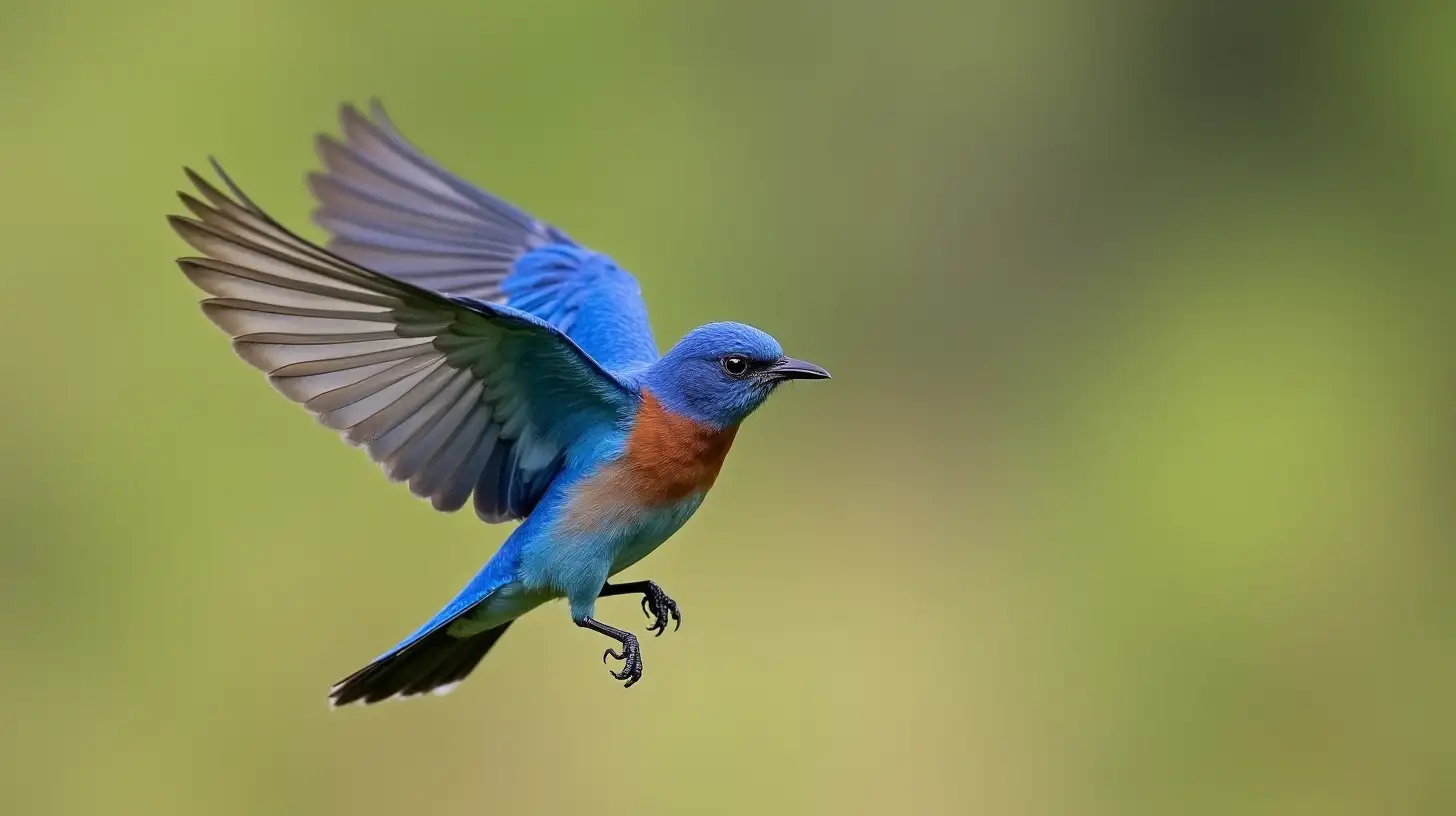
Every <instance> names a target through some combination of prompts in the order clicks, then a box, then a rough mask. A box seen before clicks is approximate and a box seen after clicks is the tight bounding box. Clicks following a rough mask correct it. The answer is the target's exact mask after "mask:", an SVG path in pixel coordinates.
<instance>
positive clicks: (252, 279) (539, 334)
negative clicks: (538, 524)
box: [171, 168, 635, 522]
mask: <svg viewBox="0 0 1456 816" xmlns="http://www.w3.org/2000/svg"><path fill="white" fill-rule="evenodd" d="M218 172H219V174H220V175H222V178H223V180H224V181H225V182H226V183H227V185H228V187H229V188H230V189H231V190H232V193H233V197H234V198H236V199H237V200H233V198H229V197H228V196H227V195H225V194H223V193H222V192H221V191H219V190H217V189H216V188H214V187H213V186H212V185H210V184H209V183H207V182H206V181H204V180H203V179H202V178H200V177H199V176H197V175H196V174H195V173H193V172H192V171H190V170H189V171H188V176H189V178H191V180H192V181H193V183H194V184H195V185H196V187H197V189H198V191H199V192H200V194H201V195H202V198H203V199H204V200H199V199H197V198H194V197H192V196H190V195H187V194H182V196H181V197H182V201H183V203H184V204H185V205H186V206H187V208H188V209H189V210H190V211H191V212H192V214H193V216H194V217H195V218H183V217H179V216H173V217H172V219H171V221H172V225H173V227H174V228H175V229H176V230H177V232H178V234H179V235H181V236H182V238H183V239H184V240H186V241H187V242H188V243H189V244H191V245H192V246H193V247H194V248H195V249H197V250H198V251H199V252H201V253H203V255H205V256H206V257H196V258H183V259H180V260H179V261H178V263H179V265H180V266H181V267H182V270H183V272H184V273H185V274H186V275H187V277H188V278H189V279H190V280H191V281H192V282H193V283H194V284H195V285H196V286H197V287H198V288H200V289H202V290H203V291H205V292H206V293H208V294H209V295H210V296H211V297H210V298H208V299H206V300H204V301H203V303H202V309H203V311H204V313H205V314H206V315H207V316H208V317H209V318H210V319H211V320H212V322H213V323H215V324H217V325H218V326H219V327H220V328H222V329H223V330H224V331H226V332H227V333H228V334H229V336H231V337H232V338H233V348H234V350H235V351H236V352H237V354H238V355H239V356H240V357H242V358H243V359H244V360H245V361H247V362H248V363H249V364H251V365H253V366H254V367H256V368H259V369H261V370H263V371H264V372H266V373H267V374H268V379H269V381H270V382H272V383H273V385H274V386H275V387H276V388H277V389H278V390H279V391H280V392H282V393H283V394H284V395H285V396H287V397H288V398H289V399H291V400H293V401H294V402H298V403H301V404H302V405H303V406H304V407H305V408H306V409H308V410H309V411H310V412H311V413H313V414H314V415H315V416H316V417H317V418H318V419H319V421H320V422H322V423H323V424H324V425H326V426H328V427H330V428H333V429H334V430H336V431H339V432H340V433H341V434H342V435H343V437H344V439H345V440H346V441H348V442H349V443H350V444H352V445H358V446H363V447H364V448H365V449H366V450H367V452H368V454H369V456H370V458H371V459H373V460H374V461H375V462H377V463H378V464H379V465H380V466H381V467H382V468H383V470H384V472H385V473H386V474H387V475H388V476H389V477H390V478H391V479H393V480H395V481H405V482H408V483H409V487H410V490H411V491H412V492H414V493H415V494H416V495H418V496H421V497H424V498H428V499H430V500H431V502H432V504H434V506H435V507H436V508H437V509H440V510H444V511H454V510H458V509H459V508H460V507H462V506H464V504H465V503H466V501H467V500H469V498H470V496H471V495H472V493H473V494H474V496H475V505H476V511H477V513H478V514H479V515H480V516H481V518H483V519H485V520H486V521H492V522H494V521H504V520H508V519H513V518H523V517H524V516H525V515H526V514H527V513H529V512H530V510H531V509H532V508H533V507H534V506H535V503H536V501H538V500H539V498H540V495H541V493H542V492H543V491H544V489H545V487H546V485H547V484H549V483H550V480H551V478H552V477H553V476H554V475H555V473H556V471H557V469H558V467H559V465H560V462H561V458H562V456H563V455H564V452H565V449H566V448H567V447H568V446H569V445H570V444H571V443H572V442H573V441H574V440H576V439H577V438H579V437H580V436H581V435H582V434H583V433H585V432H587V431H588V430H589V429H591V428H592V427H594V425H595V424H596V423H616V422H621V421H625V419H626V418H627V417H629V416H630V414H631V410H632V405H633V404H634V402H635V400H634V397H633V395H632V393H631V392H630V391H629V390H628V389H627V387H626V386H624V385H623V384H622V383H621V382H620V381H619V380H617V379H616V378H615V377H614V376H613V375H612V374H610V373H609V372H607V371H606V370H604V369H603V368H602V367H601V366H600V365H599V364H598V363H597V362H596V361H595V360H593V359H592V358H591V357H590V356H588V355H587V354H586V353H585V352H583V351H582V349H581V348H579V347H578V346H577V345H576V344H575V343H574V342H573V341H572V340H570V339H569V338H568V337H566V336H565V335H563V334H562V333H561V332H560V331H558V330H557V329H555V328H554V327H552V326H550V325H549V324H547V323H546V322H544V321H542V320H540V319H539V318H536V317H534V316H532V315H530V314H527V313H525V312H522V311H519V310H516V309H512V308H509V307H504V306H499V305H493V304H489V303H485V302H481V301H478V300H475V299H472V298H467V297H449V296H446V295H443V294H440V293H437V292H434V291H430V290H429V289H423V288H420V287H418V286H415V285H412V284H411V283H409V282H407V281H400V280H394V279H392V278H390V277H387V276H385V275H382V274H379V273H378V272H375V271H373V270H370V269H368V268H366V267H364V266H363V265H361V264H356V263H352V262H350V261H348V260H345V259H343V258H341V257H339V256H338V255H336V254H334V253H332V252H330V251H328V250H324V249H322V248H320V247H318V246H316V245H314V244H312V243H310V242H308V241H306V240H305V239H303V238H300V237H299V236H297V235H295V234H293V233H292V232H290V231H288V230H287V229H286V228H284V227H283V226H281V225H280V224H278V223H277V222H276V221H274V220H273V219H272V218H271V217H269V216H268V215H267V214H266V213H265V212H264V211H263V210H261V209H260V208H258V207H257V206H256V205H255V204H253V203H252V202H251V201H250V200H249V199H248V198H247V197H246V196H245V195H243V194H242V193H241V192H240V191H239V190H238V189H237V187H236V186H234V185H233V184H232V182H231V180H229V179H228V178H227V176H226V174H224V173H222V170H221V168H218Z"/></svg>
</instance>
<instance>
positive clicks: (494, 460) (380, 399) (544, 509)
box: [172, 103, 828, 705]
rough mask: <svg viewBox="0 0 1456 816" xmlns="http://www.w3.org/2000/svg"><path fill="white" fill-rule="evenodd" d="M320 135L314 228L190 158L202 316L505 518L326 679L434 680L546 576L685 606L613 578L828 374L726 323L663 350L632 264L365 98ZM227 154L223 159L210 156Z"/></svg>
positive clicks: (399, 459)
mask: <svg viewBox="0 0 1456 816" xmlns="http://www.w3.org/2000/svg"><path fill="white" fill-rule="evenodd" d="M342 121H343V129H344V135H345V138H344V140H343V141H338V140H335V139H333V138H330V137H320V140H319V152H320V155H321V157H322V158H323V160H324V164H325V166H326V168H327V171H326V172H324V173H319V174H314V175H313V176H311V177H310V179H309V181H310V186H311V187H312V189H313V191H314V193H315V195H316V197H317V198H318V200H319V208H318V210H316V211H315V214H314V217H315V220H316V221H317V222H318V223H319V224H320V225H321V226H322V227H324V229H326V230H327V231H328V232H329V233H330V234H331V236H332V237H331V241H330V244H329V247H328V249H324V248H321V247H319V246H317V245H314V244H312V243H310V242H308V241H307V240H305V239H303V238H301V237H299V236H297V235H296V234H294V233H292V232H291V231H289V230H288V229H287V228H285V227H283V226H282V225H280V224H279V223H278V222H276V221H274V220H273V219H272V218H271V217H270V216H268V215H267V214H266V213H265V212H264V211H263V210H262V209H260V208H259V207H258V206H257V205H255V204H253V202H252V201H250V200H249V199H248V198H247V197H246V196H245V195H244V194H243V193H242V192H241V191H239V190H238V188H237V187H236V186H235V185H233V184H232V182H231V180H229V179H227V177H226V175H225V174H224V175H222V178H223V180H224V181H225V182H226V183H227V186H228V187H229V189H230V191H231V196H229V195H228V194H225V193H223V192H221V191H219V190H217V189H216V188H214V187H213V186H211V185H210V184H208V183H207V182H206V181H204V180H203V179H201V178H200V177H198V176H197V175H196V174H193V173H191V171H188V173H189V176H190V178H191V179H192V181H193V183H194V185H195V186H196V187H197V190H198V192H199V193H200V194H201V196H202V198H201V199H197V198H194V197H192V196H190V195H186V194H183V196H182V200H183V202H184V204H186V206H187V207H188V209H189V210H191V212H192V214H193V216H194V217H193V218H182V217H173V219H172V223H173V226H174V227H175V228H176V230H177V231H178V233H179V234H180V235H181V236H182V237H183V238H184V239H185V240H186V241H187V242H188V243H189V244H191V245H192V246H193V247H194V248H195V249H197V250H198V251H199V252H201V253H202V256H203V257H193V258H183V259H181V260H180V261H179V264H180V265H181V267H182V269H183V271H184V272H185V273H186V275H187V276H188V278H189V279H190V280H191V281H192V282H193V283H194V284H195V285H197V286H198V287H199V288H200V289H202V290H203V291H205V292H206V293H207V294H208V295H209V296H210V297H209V298H208V299H207V300H205V301H203V310H204V312H205V313H206V314H207V316H208V317H209V318H210V319H211V320H212V321H213V322H214V323H216V324H217V325H218V326H219V327H220V328H222V329H223V330H224V331H226V332H227V333H228V334H229V335H230V336H231V337H232V338H233V347H234V349H235V350H236V351H237V353H238V355H239V356H241V357H242V358H243V359H244V360H246V361H247V362H248V363H250V364H252V365H253V366H255V367H257V368H259V369H262V370H263V371H265V372H266V373H267V374H268V378H269V380H270V382H272V383H273V385H274V386H275V387H276V388H277V389H278V390H279V391H281V392H282V393H283V394H284V395H285V396H287V397H289V398H290V399H292V400H294V401H295V402H299V403H301V404H302V405H303V406H304V407H305V408H306V409H308V410H309V411H310V412H311V413H313V414H314V415H315V416H317V417H318V419H319V421H320V422H322V423H323V424H325V425H326V426H328V427H330V428H333V429H335V430H337V431H339V432H340V433H341V435H342V436H343V437H344V439H345V440H346V441H347V442H349V443H350V444H353V445H359V446H362V447H363V448H364V449H365V450H366V451H367V452H368V454H369V456H370V458H371V459H373V460H374V461H375V462H377V463H378V464H379V465H380V466H381V468H382V469H383V470H384V472H385V473H386V474H387V475H388V476H389V477H390V478H391V479H393V480H395V481H403V482H406V483H408V485H409V488H410V490H411V491H412V492H414V493H415V494H416V495H418V496H421V497H424V498H428V499H430V501H431V503H432V504H433V505H434V506H435V507H436V508H437V509H440V510H444V511H453V510H457V509H459V508H461V507H463V506H464V505H465V504H466V502H467V501H470V500H471V497H472V496H473V498H474V506H475V511H476V513H477V515H479V516H480V518H481V519H483V520H484V521H487V522H500V521H508V520H521V521H522V523H521V525H520V526H519V527H517V528H516V529H515V531H513V532H512V534H511V535H510V537H509V538H507V540H506V542H505V543H504V544H503V545H502V546H501V548H500V549H499V550H498V551H497V552H496V554H495V555H494V556H493V557H492V558H491V559H490V561H489V562H488V563H487V564H486V566H485V567H484V569H482V570H481V572H480V573H479V574H478V575H477V576H476V577H475V578H474V579H472V580H471V581H470V582H469V583H468V584H467V585H466V586H465V587H464V589H462V590H461V592H460V593H459V594H458V595H457V596H456V597H455V599H454V600H452V601H451V602H450V603H449V604H447V605H446V607H445V608H444V609H442V610H441V611H440V612H439V614H437V615H436V616H435V617H434V618H432V619H431V620H430V621H429V622H427V623H426V624H425V625H424V626H422V627H420V628H419V629H418V630H416V631H415V632H414V633H413V634H411V635H410V636H409V637H407V638H405V639H404V640H403V641H401V642H400V643H399V644H397V645H396V646H395V647H394V648H392V649H390V650H389V651H388V652H385V653H384V654H383V655H381V656H380V657H379V658H378V659H376V660H375V661H374V662H372V663H370V664H369V665H368V666H366V667H365V668H363V669H361V670H359V671H358V672H355V673H354V674H353V675H350V676H349V677H347V678H345V679H344V680H342V681H340V682H339V683H338V684H336V685H335V686H334V689H333V691H332V692H331V694H330V697H331V700H332V702H333V703H334V704H335V705H345V704H348V703H351V702H363V703H372V702H377V701H379V700H383V699H387V698H389V697H393V696H410V695H414V694H419V693H423V692H426V691H436V692H440V691H443V690H448V689H449V688H451V687H453V686H454V684H456V683H458V682H459V681H461V680H462V679H464V678H465V676H466V675H468V674H469V673H470V671H471V670H473V669H474V667H475V666H476V664H477V663H479V661H480V660H481V659H482V658H483V657H484V655H485V654H486V652H487V651H489V649H490V648H491V646H493V645H494V644H495V642H496V641H497V640H498V639H499V638H500V636H501V634H502V633H503V632H504V631H505V629H506V628H507V627H508V626H509V625H510V623H511V622H512V621H513V620H515V619H516V618H518V617H520V616H521V615H523V614H525V613H526V612H528V611H530V610H531V609H534V608H535V607H537V606H539V605H541V604H542V603H544V602H546V601H548V600H551V599H554V598H562V597H564V598H566V599H567V601H568V604H569V606H570V610H571V615H572V619H573V621H574V622H575V623H576V624H577V625H578V626H581V627H583V628H587V629H591V630H592V631H595V632H599V633H601V634H603V635H605V636H607V637H609V638H611V639H613V640H615V641H616V642H617V643H618V644H619V648H620V652H618V651H615V650H609V651H608V654H609V655H610V656H613V657H616V658H617V659H619V660H621V661H623V667H622V669H621V671H618V672H613V674H614V676H616V677H617V678H618V679H622V680H625V681H626V685H628V686H631V685H632V684H633V683H635V682H637V680H638V679H639V678H640V677H641V674H642V660H641V650H640V646H639V644H638V641H637V638H636V637H635V636H634V635H632V634H630V633H628V632H626V631H623V630H620V629H616V628H613V627H611V626H608V625H606V624H604V623H602V622H600V621H598V620H596V619H595V618H594V617H593V614H594V610H595V601H596V599H597V598H598V597H602V596H606V595H615V594H640V595H641V596H642V599H643V608H644V610H647V612H648V614H649V617H651V618H652V619H653V625H652V626H651V627H650V630H651V631H655V632H656V633H657V634H661V633H662V632H663V631H665V630H666V628H667V623H668V621H669V620H672V621H674V622H677V621H680V620H681V617H680V612H679V610H678V608H677V605H676V603H675V602H674V601H673V600H672V599H671V598H669V597H667V595H666V594H665V593H663V592H662V590H661V589H660V588H659V587H658V586H657V585H656V584H654V583H652V582H650V581H639V582H632V583H625V584H612V583H609V582H608V578H609V577H610V576H612V575H615V574H616V573H618V572H620V571H621V570H623V569H626V568H627V567H629V566H631V565H632V564H633V563H636V561H638V560H640V559H641V558H643V557H645V556H646V555H647V554H648V553H650V552H651V551H652V550H653V549H655V548H656V547H657V546H658V545H659V544H661V543H662V542H663V541H665V540H666V539H667V538H668V537H669V536H671V535H672V534H673V533H674V532H675V531H676V530H677V529H678V528H679V527H681V526H682V524H683V523H684V522H686V521H687V519H688V518H689V517H690V516H691V515H692V514H693V512H694V511H695V510H696V509H697V507H698V506H699V505H700V504H701V503H702V501H703V497H704V496H705V495H706V493H707V491H708V489H709V488H710V487H711V486H712V484H713V481H714V480H715V479H716V477H717V474H718V471H719V469H720V468H721V466H722V462H723V458H724V457H725V456H726V455H727V452H728V449H729V447H730V446H731V445H732V442H733V438H734V436H735V434H736V433H737V428H738V424H739V423H740V422H741V421H742V420H743V419H744V418H746V417H747V416H748V415H749V414H750V413H752V412H753V411H754V410H755V409H756V408H757V407H758V406H759V405H761V404H762V403H763V401H764V400H765V399H767V398H768V396H769V395H770V394H771V393H773V391H774V389H775V388H776V387H777V386H778V385H779V384H780V383H782V382H784V381H785V380H789V379H821V378H825V377H828V374H827V372H825V371H824V370H823V369H821V368H819V367H817V366H814V365H812V364H809V363H804V362H802V361H799V360H794V359H791V358H788V357H785V356H784V355H783V351H782V349H781V348H780V347H779V344H778V343H777V342H776V341H775V340H774V339H773V338H772V337H769V336H768V335H767V334H765V333H763V332H761V331H759V330H757V329H754V328H751V327H749V326H744V325H742V324H737V323H713V324H709V325H707V326H703V327H701V328H699V329H696V330H694V331H693V332H691V333H689V334H688V335H687V336H686V337H685V338H683V340H682V341H680V342H679V343H678V344H677V345H676V346H674V347H673V348H672V349H671V350H670V351H669V352H668V353H667V354H666V355H663V356H661V357H659V356H658V353H657V346H656V343H655V341H654V340H653V336H652V331H651V327H650V325H649V322H648V318H647V308H646V305H645V304H644V303H643V301H642V297H641V291H640V288H639V287H638V284H637V281H636V280H635V279H634V278H633V277H632V276H631V275H630V274H629V273H628V272H627V271H626V270H624V269H622V268H621V267H619V266H617V264H616V263H615V262H614V261H612V260H611V259H610V258H608V257H607V256H605V255H602V254H600V253H596V252H593V251H591V250H589V249H586V248H584V247H582V246H580V245H578V244H577V243H575V242H574V241H572V240H571V239H570V238H569V237H567V236H566V235H565V233H563V232H561V231H560V230H558V229H556V228H555V227H552V226H550V225H548V224H545V223H544V222H541V221H539V220H537V219H535V218H533V217H532V216H530V215H528V214H526V213H525V212H523V211H521V210H519V209H517V208H515V207H513V206H511V205H510V204H508V203H506V202H504V201H502V200H500V199H498V198H496V197H494V196H492V195H490V194H489V193H486V192H484V191H483V190H480V189H479V188H476V187H474V186H473V185H471V184H469V183H467V182H465V181H463V180H461V179H459V178H457V177H455V176H454V175H452V174H450V173H449V172H448V171H446V170H444V169H443V168H442V167H441V166H439V165H438V164H436V163H435V162H433V161H432V160H430V159H429V158H427V157H425V156H424V154H423V153H421V152H420V151H419V150H417V149H416V148H414V147H413V146H412V145H410V143H409V142H407V141H406V140H405V139H404V137H403V136H401V135H400V134H399V133H398V131H397V130H396V129H395V128H394V127H393V125H392V124H391V123H390V122H389V120H388V118H387V116H385V114H384V112H383V110H382V109H381V108H380V107H379V106H378V104H377V103H375V106H374V109H373V116H372V117H366V116H364V115H363V114H361V113H360V112H358V111H357V110H356V109H354V108H353V107H352V106H346V107H345V108H344V109H343V115H342ZM218 172H219V173H220V174H221V169H220V168H219V169H218Z"/></svg>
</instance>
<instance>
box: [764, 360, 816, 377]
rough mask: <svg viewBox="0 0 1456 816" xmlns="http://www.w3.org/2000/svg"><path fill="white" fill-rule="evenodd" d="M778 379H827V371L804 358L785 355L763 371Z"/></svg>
mask: <svg viewBox="0 0 1456 816" xmlns="http://www.w3.org/2000/svg"><path fill="white" fill-rule="evenodd" d="M764 373H766V374H768V375H769V376H770V377H773V378H774V379H778V380H827V379H829V372H828V371H825V370H824V369H822V368H820V367H819V366H816V365H814V364H813V363H810V362H805V361H804V360H795V359H794V358H793V357H785V358H783V359H782V360H779V361H778V362H777V363H774V364H773V365H771V366H769V367H768V370H767V371H766V372H764Z"/></svg>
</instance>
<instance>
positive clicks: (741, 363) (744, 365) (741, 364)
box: [722, 354, 748, 377]
mask: <svg viewBox="0 0 1456 816" xmlns="http://www.w3.org/2000/svg"><path fill="white" fill-rule="evenodd" d="M722 365H723V370H724V371H726V372H728V376H730V377H742V376H743V375H744V374H747V373H748V359H747V358H745V357H740V356H738V355H737V354H730V355H728V356H727V357H724V358H723V360H722Z"/></svg>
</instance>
